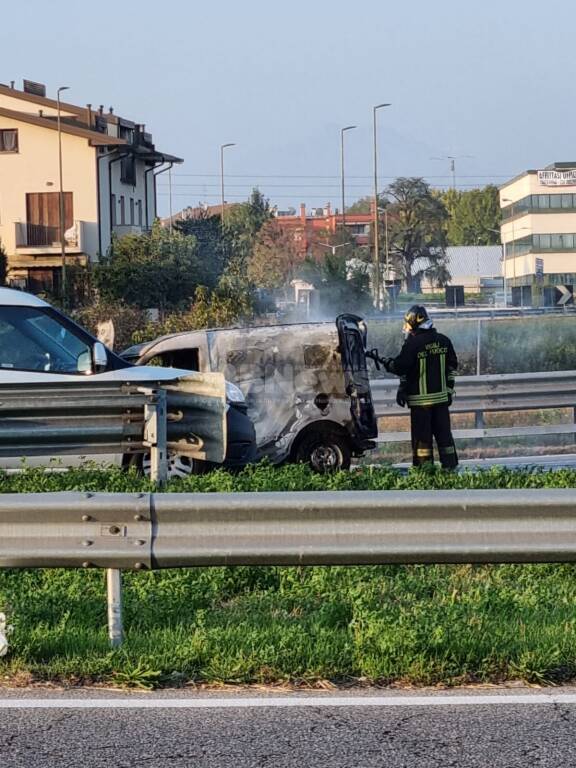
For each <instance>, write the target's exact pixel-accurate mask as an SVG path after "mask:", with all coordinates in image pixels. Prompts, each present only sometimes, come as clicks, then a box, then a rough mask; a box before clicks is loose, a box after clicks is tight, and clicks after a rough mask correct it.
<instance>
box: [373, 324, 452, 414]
mask: <svg viewBox="0 0 576 768" xmlns="http://www.w3.org/2000/svg"><path fill="white" fill-rule="evenodd" d="M387 362H388V365H387V369H388V370H389V371H390V373H395V374H396V375H397V376H400V389H401V390H402V391H403V392H404V393H405V395H406V400H407V402H408V405H409V406H411V407H412V406H430V405H443V404H445V403H448V402H449V401H450V397H451V396H452V395H453V393H454V377H455V374H456V369H457V368H458V359H457V357H456V353H455V352H454V347H453V346H452V342H451V341H450V339H449V338H448V337H447V336H444V335H443V334H442V333H438V331H437V330H436V329H435V328H430V329H429V330H427V331H417V332H416V333H414V334H410V335H409V336H408V338H407V339H406V341H405V342H404V345H403V347H402V349H401V350H400V354H399V355H398V357H393V358H391V359H390V360H388V361H387Z"/></svg>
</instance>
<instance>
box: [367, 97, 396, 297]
mask: <svg viewBox="0 0 576 768" xmlns="http://www.w3.org/2000/svg"><path fill="white" fill-rule="evenodd" d="M390 106H392V105H391V104H377V105H376V106H375V107H373V108H372V117H373V140H374V306H375V307H376V309H379V308H380V250H379V248H380V246H379V242H378V133H377V124H376V113H377V111H378V110H379V109H382V108H383V107H390Z"/></svg>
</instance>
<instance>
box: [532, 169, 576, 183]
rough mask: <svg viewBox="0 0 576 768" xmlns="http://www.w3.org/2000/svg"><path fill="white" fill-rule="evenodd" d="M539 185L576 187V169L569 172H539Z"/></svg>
mask: <svg viewBox="0 0 576 768" xmlns="http://www.w3.org/2000/svg"><path fill="white" fill-rule="evenodd" d="M538 184H542V185H543V186H544V187H570V186H576V168H570V169H569V170H567V171H538Z"/></svg>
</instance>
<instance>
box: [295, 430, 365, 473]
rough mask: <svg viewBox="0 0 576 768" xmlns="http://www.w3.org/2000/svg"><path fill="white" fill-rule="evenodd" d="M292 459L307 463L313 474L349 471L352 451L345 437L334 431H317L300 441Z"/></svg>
mask: <svg viewBox="0 0 576 768" xmlns="http://www.w3.org/2000/svg"><path fill="white" fill-rule="evenodd" d="M294 459H295V461H297V462H305V463H307V464H308V465H309V466H310V468H311V469H313V470H314V472H318V473H320V474H326V473H327V472H337V471H338V470H340V469H350V462H351V459H352V450H351V448H350V443H349V441H348V438H347V437H346V436H345V435H343V434H341V433H339V432H336V431H334V430H318V431H317V432H310V433H309V434H308V435H306V436H305V437H304V438H303V439H302V441H301V442H300V444H299V445H298V447H297V448H296V451H295V453H294Z"/></svg>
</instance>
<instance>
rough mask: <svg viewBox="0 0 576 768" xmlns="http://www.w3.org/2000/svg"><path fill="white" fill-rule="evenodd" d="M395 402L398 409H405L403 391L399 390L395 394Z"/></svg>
mask: <svg viewBox="0 0 576 768" xmlns="http://www.w3.org/2000/svg"><path fill="white" fill-rule="evenodd" d="M396 402H397V403H398V405H399V406H400V408H405V407H406V403H407V400H406V393H405V392H404V390H403V389H399V390H398V392H396Z"/></svg>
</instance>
